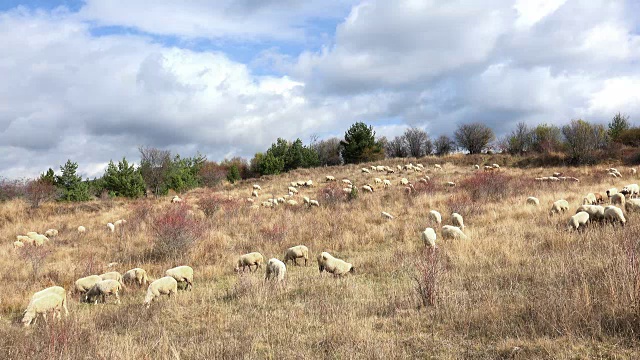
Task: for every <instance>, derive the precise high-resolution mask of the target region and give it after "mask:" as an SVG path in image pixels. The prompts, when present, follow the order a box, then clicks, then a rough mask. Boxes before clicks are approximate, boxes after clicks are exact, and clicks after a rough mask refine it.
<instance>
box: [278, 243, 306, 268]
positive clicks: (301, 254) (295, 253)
mask: <svg viewBox="0 0 640 360" xmlns="http://www.w3.org/2000/svg"><path fill="white" fill-rule="evenodd" d="M299 258H303V259H304V266H307V262H308V261H309V248H307V247H306V246H304V245H297V246H293V247H290V248H288V249H287V250H286V251H285V252H284V260H282V261H283V262H284V263H285V264H286V263H287V262H289V260H291V261H293V264H294V265H296V266H298V259H299Z"/></svg>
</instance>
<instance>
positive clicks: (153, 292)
mask: <svg viewBox="0 0 640 360" xmlns="http://www.w3.org/2000/svg"><path fill="white" fill-rule="evenodd" d="M177 292H178V282H177V281H176V279H174V278H172V277H171V276H165V277H162V278H160V279H158V280H155V281H154V282H152V283H151V284H149V287H148V288H147V295H146V296H145V297H144V305H145V306H146V307H149V306H151V302H152V301H153V300H155V299H156V298H159V297H160V295H167V296H168V297H169V298H171V295H172V294H173V295H175V294H176V293H177Z"/></svg>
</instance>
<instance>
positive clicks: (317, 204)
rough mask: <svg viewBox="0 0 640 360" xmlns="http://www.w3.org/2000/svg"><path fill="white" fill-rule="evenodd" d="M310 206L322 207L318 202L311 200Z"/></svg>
mask: <svg viewBox="0 0 640 360" xmlns="http://www.w3.org/2000/svg"><path fill="white" fill-rule="evenodd" d="M309 206H318V207H320V203H319V202H318V200H309Z"/></svg>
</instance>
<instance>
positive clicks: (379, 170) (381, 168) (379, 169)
mask: <svg viewBox="0 0 640 360" xmlns="http://www.w3.org/2000/svg"><path fill="white" fill-rule="evenodd" d="M386 170H387V168H386V167H385V166H382V165H378V166H376V171H378V172H384V171H386Z"/></svg>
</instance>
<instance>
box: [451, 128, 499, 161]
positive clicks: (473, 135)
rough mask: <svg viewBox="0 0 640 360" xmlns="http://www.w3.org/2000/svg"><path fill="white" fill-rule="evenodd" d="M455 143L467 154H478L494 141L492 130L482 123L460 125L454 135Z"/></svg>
mask: <svg viewBox="0 0 640 360" xmlns="http://www.w3.org/2000/svg"><path fill="white" fill-rule="evenodd" d="M454 136H455V138H456V143H457V144H458V146H460V147H461V148H464V149H466V150H467V151H469V154H480V153H481V152H482V150H484V149H485V148H486V147H487V145H488V144H489V143H490V142H491V141H493V139H495V135H494V134H493V130H491V128H489V127H488V126H487V125H485V124H483V123H479V122H476V123H471V124H462V125H459V126H458V129H457V130H456V132H455V133H454Z"/></svg>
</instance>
